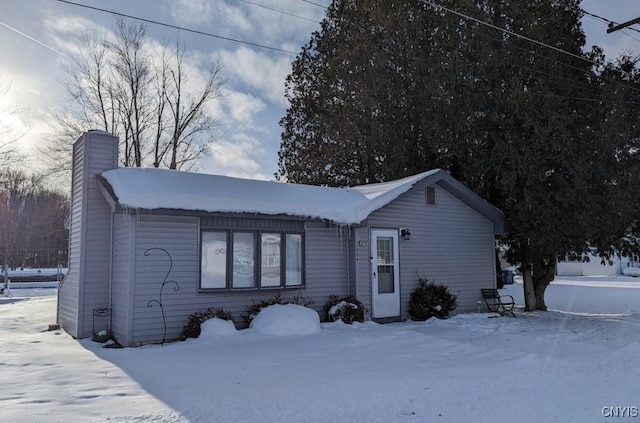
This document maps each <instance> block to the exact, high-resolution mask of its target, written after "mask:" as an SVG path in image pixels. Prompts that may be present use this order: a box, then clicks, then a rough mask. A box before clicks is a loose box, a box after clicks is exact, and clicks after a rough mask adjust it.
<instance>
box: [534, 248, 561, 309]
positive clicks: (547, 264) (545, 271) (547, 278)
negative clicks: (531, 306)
mask: <svg viewBox="0 0 640 423" xmlns="http://www.w3.org/2000/svg"><path fill="white" fill-rule="evenodd" d="M536 269H537V271H536V272H535V274H534V275H533V287H534V289H535V300H536V301H535V309H536V310H544V311H546V310H547V305H546V304H545V303H544V292H545V290H546V289H547V286H549V284H550V283H551V281H553V279H554V278H555V276H556V259H555V257H553V258H551V259H549V260H548V261H541V262H540V263H539V264H538V266H537V267H536Z"/></svg>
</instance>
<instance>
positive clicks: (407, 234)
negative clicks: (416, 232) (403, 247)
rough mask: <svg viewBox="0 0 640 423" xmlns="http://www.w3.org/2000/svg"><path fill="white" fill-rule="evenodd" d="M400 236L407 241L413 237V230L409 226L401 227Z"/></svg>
mask: <svg viewBox="0 0 640 423" xmlns="http://www.w3.org/2000/svg"><path fill="white" fill-rule="evenodd" d="M400 236H401V237H402V239H404V240H405V241H409V240H410V239H411V232H409V229H407V228H400Z"/></svg>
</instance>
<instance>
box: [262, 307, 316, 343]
mask: <svg viewBox="0 0 640 423" xmlns="http://www.w3.org/2000/svg"><path fill="white" fill-rule="evenodd" d="M249 327H250V328H251V329H254V330H257V331H259V332H262V333H265V334H268V335H277V336H288V335H313V334H315V333H320V316H318V313H317V312H316V311H315V310H312V309H310V308H307V307H304V306H301V305H297V304H274V305H271V306H268V307H265V308H263V309H262V310H261V311H260V312H259V313H258V314H257V315H256V317H255V318H254V319H253V320H252V321H251V325H250V326H249Z"/></svg>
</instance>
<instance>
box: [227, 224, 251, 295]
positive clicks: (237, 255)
mask: <svg viewBox="0 0 640 423" xmlns="http://www.w3.org/2000/svg"><path fill="white" fill-rule="evenodd" d="M255 286H256V272H255V242H254V233H253V232H235V233H234V234H233V287H234V288H254V287H255Z"/></svg>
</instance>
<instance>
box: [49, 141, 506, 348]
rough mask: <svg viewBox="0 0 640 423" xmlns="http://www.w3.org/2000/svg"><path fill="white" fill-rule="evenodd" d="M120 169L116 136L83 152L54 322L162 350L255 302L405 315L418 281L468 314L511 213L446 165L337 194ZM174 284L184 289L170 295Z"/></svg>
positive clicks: (491, 274) (490, 282)
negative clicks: (347, 306)
mask: <svg viewBox="0 0 640 423" xmlns="http://www.w3.org/2000/svg"><path fill="white" fill-rule="evenodd" d="M117 163H118V139H117V138H116V137H114V136H112V135H110V134H108V133H106V132H101V131H89V132H86V133H83V134H82V135H80V137H79V138H78V139H77V140H76V141H75V143H74V145H73V172H72V195H71V216H70V222H69V230H70V241H69V273H68V275H67V277H66V278H65V280H64V283H63V284H62V285H61V287H60V290H59V298H58V322H59V323H60V324H61V325H62V327H63V328H64V329H65V330H66V331H68V332H69V333H70V334H71V335H72V336H74V337H76V338H85V337H90V336H92V335H93V333H94V330H98V329H107V328H105V327H97V325H98V326H100V325H102V326H105V325H108V329H110V330H111V333H112V334H113V336H114V337H115V338H116V339H117V340H118V342H120V343H121V344H122V345H125V346H135V345H141V344H145V343H151V342H158V341H161V340H163V337H164V336H165V332H164V331H165V327H164V324H165V322H166V339H167V340H172V339H177V338H178V336H179V334H180V332H181V331H182V328H183V326H184V325H185V324H186V322H187V318H188V316H189V315H190V314H191V313H193V312H196V311H202V310H205V309H206V308H208V307H223V308H225V309H226V310H229V311H231V312H233V314H234V317H235V318H236V319H238V321H237V323H238V324H241V320H240V316H241V314H243V313H244V310H245V307H246V306H247V305H250V304H251V303H252V300H255V301H258V300H260V299H268V298H272V297H273V296H274V295H276V294H277V293H281V294H282V296H283V298H290V297H293V296H294V295H301V296H304V297H308V298H311V299H312V300H313V304H312V305H311V306H312V307H313V308H315V309H316V310H318V311H319V312H320V311H321V310H322V307H323V305H324V304H325V303H326V302H327V300H328V297H329V296H330V295H353V296H355V297H356V298H358V299H359V300H360V301H362V302H363V303H364V304H365V306H366V308H367V309H368V313H367V317H368V318H370V319H376V320H378V319H379V320H380V321H387V320H398V319H404V318H407V317H408V314H407V308H408V302H409V296H410V294H411V292H412V291H413V289H414V287H415V285H416V283H417V280H418V276H419V275H420V276H424V277H426V278H428V279H429V280H432V281H435V282H437V283H444V284H446V285H448V286H449V288H450V290H451V292H452V293H454V294H458V303H459V306H458V309H459V310H475V309H476V307H477V301H478V300H480V299H481V295H480V289H481V288H487V287H495V269H496V267H495V262H494V260H495V250H494V237H495V235H496V234H501V233H502V232H503V230H504V215H503V213H502V212H501V211H499V210H498V209H496V208H495V207H493V206H492V205H490V204H489V203H487V202H486V201H485V200H483V199H482V198H480V197H479V196H477V195H476V194H474V193H473V192H472V191H471V190H469V189H468V188H466V187H465V186H463V185H462V184H461V183H460V182H458V181H457V180H455V179H454V178H453V177H451V176H450V175H449V174H448V173H446V172H444V171H442V170H438V169H436V170H432V171H428V172H424V173H421V174H419V175H415V176H410V177H408V178H404V179H401V180H397V181H392V182H386V183H379V184H370V185H363V186H358V187H353V188H348V189H340V188H328V187H320V186H308V185H295V184H284V183H277V182H266V181H255V180H245V179H237V178H230V177H224V176H215V175H206V174H197V173H188V172H180V171H173V170H161V169H140V168H118V165H117ZM160 249H164V250H165V251H166V252H167V253H168V254H166V253H165V252H164V251H162V250H160ZM169 255H170V256H171V259H172V267H171V269H170V273H169V274H168V275H167V272H168V271H169V266H170V261H169ZM165 280H171V281H175V282H176V283H177V284H174V283H173V282H171V283H167V284H166V286H165V288H164V289H163V291H162V298H160V288H161V286H162V283H163V281H165ZM178 287H179V289H178V290H176V288H178ZM154 300H155V301H154ZM160 301H162V308H161V307H160V306H159V305H158V303H159V302H160ZM99 309H102V311H104V310H108V311H109V312H110V315H109V316H108V319H107V322H106V323H105V322H104V321H103V320H104V319H101V317H100V315H99V316H98V317H96V316H95V311H96V310H99ZM163 313H164V317H165V319H166V320H163ZM102 317H104V316H102Z"/></svg>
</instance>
